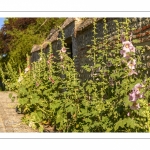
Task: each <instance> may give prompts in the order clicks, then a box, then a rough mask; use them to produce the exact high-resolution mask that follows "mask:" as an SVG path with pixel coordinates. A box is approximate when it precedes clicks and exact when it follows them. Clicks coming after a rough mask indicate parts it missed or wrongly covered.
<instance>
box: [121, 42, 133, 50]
mask: <svg viewBox="0 0 150 150" xmlns="http://www.w3.org/2000/svg"><path fill="white" fill-rule="evenodd" d="M122 44H123V50H124V51H126V52H134V53H135V47H134V46H133V44H132V43H131V42H130V41H124V42H123V43H122Z"/></svg>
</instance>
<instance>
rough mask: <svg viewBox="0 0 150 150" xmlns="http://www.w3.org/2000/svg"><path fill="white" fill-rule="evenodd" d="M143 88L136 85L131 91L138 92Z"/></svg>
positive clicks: (140, 85) (141, 85) (138, 84)
mask: <svg viewBox="0 0 150 150" xmlns="http://www.w3.org/2000/svg"><path fill="white" fill-rule="evenodd" d="M143 87H144V85H143V84H140V83H137V84H136V85H135V86H134V88H133V89H132V90H133V91H139V90H140V89H142V88H143Z"/></svg>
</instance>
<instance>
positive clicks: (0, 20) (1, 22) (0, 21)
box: [0, 18, 5, 29]
mask: <svg viewBox="0 0 150 150" xmlns="http://www.w3.org/2000/svg"><path fill="white" fill-rule="evenodd" d="M4 20H5V18H0V29H1V27H2V25H3V23H4Z"/></svg>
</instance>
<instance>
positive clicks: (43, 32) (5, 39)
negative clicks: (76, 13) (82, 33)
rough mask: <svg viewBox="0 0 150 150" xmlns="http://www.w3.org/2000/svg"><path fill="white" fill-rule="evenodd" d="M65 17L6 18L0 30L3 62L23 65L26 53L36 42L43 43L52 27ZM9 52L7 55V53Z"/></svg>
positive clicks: (60, 22)
mask: <svg viewBox="0 0 150 150" xmlns="http://www.w3.org/2000/svg"><path fill="white" fill-rule="evenodd" d="M64 20H65V18H6V19H5V22H4V25H3V26H2V28H1V30H0V54H1V56H2V55H3V56H4V54H5V56H6V57H1V61H0V62H1V64H3V63H4V62H5V63H8V62H9V63H11V64H12V66H13V67H14V68H16V69H17V68H18V66H21V67H23V66H24V64H25V62H26V54H29V55H30V52H31V49H32V46H33V45H34V44H41V43H42V42H43V41H44V39H45V38H46V37H47V36H48V34H49V33H50V30H51V29H52V28H56V27H57V26H59V25H61V24H62V23H63V21H64ZM6 54H7V55H6Z"/></svg>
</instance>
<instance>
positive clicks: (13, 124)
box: [0, 92, 37, 133]
mask: <svg viewBox="0 0 150 150" xmlns="http://www.w3.org/2000/svg"><path fill="white" fill-rule="evenodd" d="M9 93H10V92H0V132H9V133H11V132H21V133H26V132H37V131H34V130H33V129H32V128H30V127H29V126H27V125H26V124H23V123H22V122H21V118H22V117H23V115H22V114H17V113H16V110H15V108H16V105H17V101H16V100H15V101H14V102H12V101H11V99H10V98H9Z"/></svg>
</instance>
